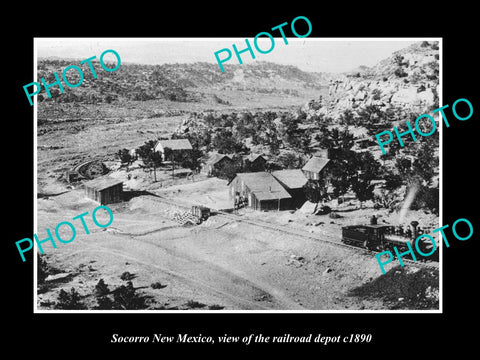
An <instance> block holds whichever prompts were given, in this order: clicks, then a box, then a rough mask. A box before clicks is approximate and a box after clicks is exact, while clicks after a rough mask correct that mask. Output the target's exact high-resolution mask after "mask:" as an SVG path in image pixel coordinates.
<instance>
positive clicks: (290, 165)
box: [277, 152, 303, 169]
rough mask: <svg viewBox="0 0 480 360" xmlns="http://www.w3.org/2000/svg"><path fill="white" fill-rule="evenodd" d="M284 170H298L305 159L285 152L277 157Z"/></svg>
mask: <svg viewBox="0 0 480 360" xmlns="http://www.w3.org/2000/svg"><path fill="white" fill-rule="evenodd" d="M277 162H278V164H279V165H280V167H281V168H282V169H298V168H299V167H301V166H302V164H303V158H302V157H301V156H300V155H299V154H297V153H295V152H284V153H282V154H281V155H280V156H278V157H277Z"/></svg>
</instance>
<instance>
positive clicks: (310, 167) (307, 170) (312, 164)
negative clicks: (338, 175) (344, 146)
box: [302, 156, 330, 180]
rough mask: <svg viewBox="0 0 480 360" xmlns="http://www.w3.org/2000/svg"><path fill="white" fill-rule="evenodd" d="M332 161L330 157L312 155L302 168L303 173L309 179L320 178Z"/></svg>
mask: <svg viewBox="0 0 480 360" xmlns="http://www.w3.org/2000/svg"><path fill="white" fill-rule="evenodd" d="M329 162H330V160H329V159H327V158H324V157H319V156H312V157H311V158H310V160H308V161H307V163H306V164H305V166H304V167H303V168H302V171H303V174H304V175H305V177H306V178H307V179H309V180H320V176H321V175H320V173H322V172H323V171H324V169H325V167H326V166H327V165H328V163H329Z"/></svg>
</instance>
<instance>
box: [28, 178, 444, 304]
mask: <svg viewBox="0 0 480 360" xmlns="http://www.w3.org/2000/svg"><path fill="white" fill-rule="evenodd" d="M142 173H143V170H139V169H137V170H135V169H134V170H132V172H131V175H132V176H131V178H130V180H129V181H126V183H125V189H126V191H125V194H127V197H126V199H125V201H124V202H122V203H119V204H112V205H109V207H110V208H111V209H112V212H113V214H114V221H113V223H112V224H111V225H110V226H109V227H108V228H106V229H101V228H99V227H97V226H96V225H95V224H94V223H93V221H92V218H91V216H90V215H88V216H87V217H85V220H86V223H87V226H88V228H89V229H90V232H91V233H90V234H89V235H87V234H85V233H84V232H83V230H82V226H81V224H80V223H79V220H76V221H73V223H74V224H75V226H76V229H77V237H76V238H75V240H74V241H72V242H71V243H68V244H62V243H58V244H57V248H56V249H53V248H52V247H51V245H50V244H47V243H46V244H45V246H44V250H45V253H46V255H44V256H45V258H46V261H47V263H48V264H49V266H51V267H53V268H55V269H56V272H57V273H58V274H52V275H50V276H49V277H48V278H47V279H46V281H45V284H44V285H42V286H41V287H39V289H40V291H39V293H38V299H37V305H38V309H40V310H46V309H52V308H54V305H55V302H56V301H57V298H58V294H59V292H60V290H61V289H64V290H66V291H69V290H70V289H71V288H72V287H73V288H75V289H76V290H77V291H78V292H79V294H80V295H81V296H82V301H83V302H84V303H85V304H86V306H87V308H89V309H94V308H95V306H96V305H97V304H96V301H95V298H94V296H93V295H92V294H93V291H94V288H95V285H96V284H97V283H98V281H99V280H100V279H103V280H104V281H105V283H106V284H107V285H108V286H109V287H110V288H113V287H117V286H120V285H122V284H124V283H125V282H124V281H123V280H121V279H120V276H121V274H122V273H124V272H126V271H128V272H129V273H131V274H133V275H134V278H133V279H132V283H133V285H134V287H135V288H136V289H137V291H138V292H140V293H141V294H144V295H145V296H147V297H149V299H150V305H149V309H151V310H154V309H167V310H168V309H171V310H183V309H190V310H191V309H195V310H208V309H224V310H392V309H438V290H439V281H438V280H439V279H438V277H439V274H438V270H426V269H424V268H421V267H419V266H415V265H410V264H409V265H407V266H406V267H404V268H402V267H400V266H399V265H398V262H397V263H396V264H394V263H392V264H390V265H388V266H387V267H386V269H387V273H386V274H385V275H382V274H381V271H380V268H379V265H378V263H377V260H376V259H375V257H374V256H372V254H366V253H361V252H357V251H352V250H351V249H348V248H342V247H337V246H334V245H331V244H327V243H323V242H320V241H318V240H316V239H315V236H318V237H319V238H322V237H326V238H328V239H330V240H331V239H336V241H338V242H340V234H341V226H343V225H344V224H350V223H359V222H363V221H368V218H369V216H370V215H371V214H372V213H373V212H376V213H377V215H379V216H380V217H379V219H380V221H383V220H385V221H387V222H389V221H391V220H392V219H394V217H395V216H398V215H396V214H387V213H386V212H380V211H375V210H373V209H372V208H367V209H362V210H349V211H345V212H339V214H341V217H340V218H338V219H331V218H329V217H328V215H313V214H305V213H302V212H301V211H297V212H293V211H281V212H256V211H251V210H245V209H244V210H241V211H240V213H239V214H238V215H237V217H238V220H235V219H232V218H231V217H225V216H222V215H214V216H212V217H210V218H209V219H208V220H207V221H205V222H204V223H202V224H200V225H198V226H187V227H184V226H181V225H180V224H178V223H176V222H175V221H173V220H172V216H171V215H172V211H174V210H175V209H174V207H173V206H171V205H168V204H165V203H162V202H160V201H156V199H155V196H162V197H165V198H167V199H168V198H170V199H173V200H175V201H176V202H177V203H178V204H182V203H185V204H195V203H197V204H199V203H201V204H204V205H207V206H211V205H213V204H217V206H218V204H220V205H221V206H223V205H225V206H226V207H228V206H231V205H230V201H229V199H228V187H227V186H226V182H225V181H223V180H219V179H216V178H205V177H202V176H201V175H199V176H195V177H194V179H193V180H192V179H186V178H183V177H182V178H179V179H178V180H168V179H169V176H170V172H169V171H165V172H163V171H162V170H160V171H159V173H158V176H159V178H160V181H159V182H158V183H153V184H152V183H151V181H148V180H147V179H148V174H146V173H143V174H142ZM111 176H113V177H118V178H123V177H125V179H127V178H126V176H127V175H126V172H125V171H124V170H116V171H114V172H113V173H112V174H111ZM135 176H137V177H136V178H135ZM162 179H163V181H162ZM164 181H171V182H172V183H170V184H169V186H165V182H164ZM160 184H162V186H160ZM47 185H48V186H46V188H48V189H49V192H50V193H51V194H58V195H50V196H42V197H40V198H39V199H38V202H37V203H38V224H39V226H38V230H37V231H38V235H39V238H40V239H42V238H44V237H46V233H45V228H47V227H48V228H50V229H52V231H53V229H54V228H55V226H56V225H57V224H58V223H59V222H60V221H72V220H71V219H72V217H74V216H77V215H79V214H81V213H83V212H85V211H88V212H89V214H91V212H92V210H93V209H94V208H95V207H97V206H98V204H97V203H95V202H94V201H91V200H89V199H86V198H85V197H84V194H83V190H82V189H81V188H80V187H77V188H74V189H68V188H67V184H65V183H62V182H60V181H55V180H53V179H51V180H50V181H49V183H48V184H47ZM133 190H135V191H133ZM128 194H129V195H128ZM345 209H347V210H348V208H345ZM98 214H100V212H99V213H98ZM410 217H411V218H417V220H418V218H422V220H419V221H420V222H421V223H422V221H425V222H426V221H430V222H434V221H436V220H435V217H434V216H431V215H429V214H422V213H421V212H415V213H414V212H411V213H409V214H408V218H410ZM105 219H107V218H106V217H105ZM242 219H254V220H256V221H264V222H267V223H270V224H276V225H278V226H279V227H280V228H281V227H284V228H291V229H296V230H298V231H301V232H303V233H305V234H308V235H313V238H308V237H305V236H297V235H295V234H289V233H284V232H281V231H277V230H271V229H267V228H264V227H260V226H256V225H253V224H248V223H245V222H243V221H241V220H242ZM107 220H108V219H107ZM107 220H104V219H102V217H101V215H99V222H101V223H102V221H103V222H106V221H107ZM407 220H409V219H407ZM42 235H44V237H42ZM65 237H68V235H65ZM156 282H159V283H161V284H162V287H161V288H158V289H154V288H152V287H151V285H152V284H154V283H156Z"/></svg>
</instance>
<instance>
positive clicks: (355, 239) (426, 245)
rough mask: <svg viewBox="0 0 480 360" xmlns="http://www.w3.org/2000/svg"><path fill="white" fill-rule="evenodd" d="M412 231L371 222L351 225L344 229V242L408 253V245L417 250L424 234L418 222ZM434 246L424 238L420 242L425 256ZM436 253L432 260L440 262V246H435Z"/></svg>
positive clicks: (373, 248) (412, 224) (374, 249)
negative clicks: (418, 226)
mask: <svg viewBox="0 0 480 360" xmlns="http://www.w3.org/2000/svg"><path fill="white" fill-rule="evenodd" d="M410 225H411V227H412V230H411V229H407V230H406V231H403V229H402V228H399V227H395V226H392V225H389V224H376V221H371V223H370V224H363V225H349V226H344V227H342V242H344V243H345V244H349V245H353V246H357V247H361V248H365V249H369V250H372V251H386V250H389V251H392V253H393V252H394V249H393V247H396V248H397V250H398V252H399V253H402V252H405V251H408V250H409V249H408V245H407V243H410V246H411V248H412V249H414V251H415V249H416V247H415V241H416V239H417V237H418V236H419V235H420V234H421V233H423V232H422V231H421V230H420V231H419V229H417V225H418V222H416V221H413V222H412V223H411V224H410ZM433 247H434V245H433V244H432V242H431V241H430V240H429V239H428V238H426V237H422V238H421V239H420V240H419V241H418V248H419V250H420V251H421V252H422V253H424V254H429V253H430V252H431V251H432V249H433ZM435 247H436V250H435V252H434V253H433V254H432V255H430V256H429V257H430V259H431V260H438V244H436V245H435Z"/></svg>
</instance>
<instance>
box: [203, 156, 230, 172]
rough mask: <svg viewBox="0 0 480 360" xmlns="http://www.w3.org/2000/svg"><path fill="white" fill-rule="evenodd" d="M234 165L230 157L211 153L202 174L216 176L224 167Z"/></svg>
mask: <svg viewBox="0 0 480 360" xmlns="http://www.w3.org/2000/svg"><path fill="white" fill-rule="evenodd" d="M232 163H233V160H232V157H231V156H230V155H226V154H219V153H217V152H211V153H209V154H208V156H207V158H206V159H205V161H204V163H203V166H202V170H201V172H202V173H203V174H206V175H215V173H216V172H217V171H220V170H221V169H222V168H223V167H224V166H226V165H228V164H232Z"/></svg>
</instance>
